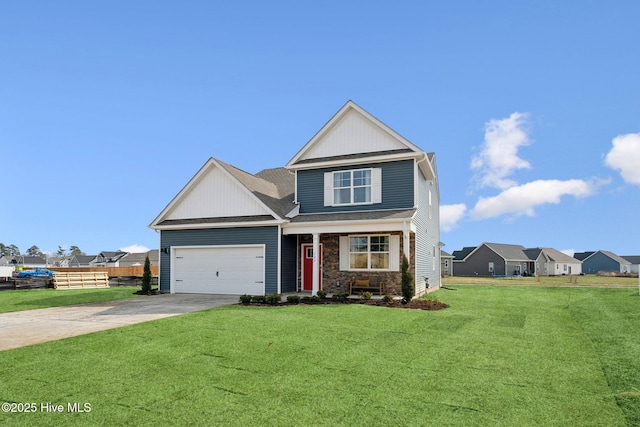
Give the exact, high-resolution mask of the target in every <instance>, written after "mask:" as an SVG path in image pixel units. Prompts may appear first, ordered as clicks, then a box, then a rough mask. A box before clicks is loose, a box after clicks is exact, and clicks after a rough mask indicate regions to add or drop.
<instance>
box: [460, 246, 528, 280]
mask: <svg viewBox="0 0 640 427" xmlns="http://www.w3.org/2000/svg"><path fill="white" fill-rule="evenodd" d="M453 255H454V259H453V265H454V267H453V269H454V271H455V273H456V276H522V275H529V274H533V272H531V271H530V270H529V269H528V266H529V263H530V259H529V257H528V256H527V254H525V253H524V246H520V245H506V244H501V243H486V242H485V243H483V244H481V245H480V246H477V247H475V248H473V247H465V248H463V249H462V250H460V251H454V252H453Z"/></svg>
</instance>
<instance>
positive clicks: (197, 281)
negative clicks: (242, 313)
mask: <svg viewBox="0 0 640 427" xmlns="http://www.w3.org/2000/svg"><path fill="white" fill-rule="evenodd" d="M171 264H172V265H171V291H170V292H171V293H198V294H225V295H243V294H249V295H264V294H265V245H232V246H226V245H225V246H185V247H179V246H178V247H173V248H172V249H171Z"/></svg>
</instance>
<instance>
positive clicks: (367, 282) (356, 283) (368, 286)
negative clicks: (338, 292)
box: [349, 278, 384, 295]
mask: <svg viewBox="0 0 640 427" xmlns="http://www.w3.org/2000/svg"><path fill="white" fill-rule="evenodd" d="M362 292H371V293H372V294H377V295H382V294H384V282H383V281H381V280H379V279H377V278H375V279H355V280H352V281H350V282H349V293H350V294H352V295H353V294H355V293H362Z"/></svg>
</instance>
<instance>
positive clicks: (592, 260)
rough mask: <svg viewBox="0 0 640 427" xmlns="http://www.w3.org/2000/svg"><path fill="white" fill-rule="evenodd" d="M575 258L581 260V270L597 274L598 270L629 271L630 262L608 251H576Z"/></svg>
mask: <svg viewBox="0 0 640 427" xmlns="http://www.w3.org/2000/svg"><path fill="white" fill-rule="evenodd" d="M573 257H574V258H575V259H579V260H580V261H582V272H583V273H586V274H597V273H598V272H600V271H602V272H615V273H630V272H631V262H629V261H627V260H626V259H624V258H622V257H620V256H618V255H616V254H614V253H613V252H609V251H591V252H576V253H575V254H573Z"/></svg>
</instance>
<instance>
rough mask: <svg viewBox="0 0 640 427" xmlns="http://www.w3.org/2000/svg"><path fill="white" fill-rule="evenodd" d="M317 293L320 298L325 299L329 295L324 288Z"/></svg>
mask: <svg viewBox="0 0 640 427" xmlns="http://www.w3.org/2000/svg"><path fill="white" fill-rule="evenodd" d="M316 294H317V295H318V298H320V299H325V298H326V297H327V291H323V290H322V289H320V290H319V291H318V292H316Z"/></svg>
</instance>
